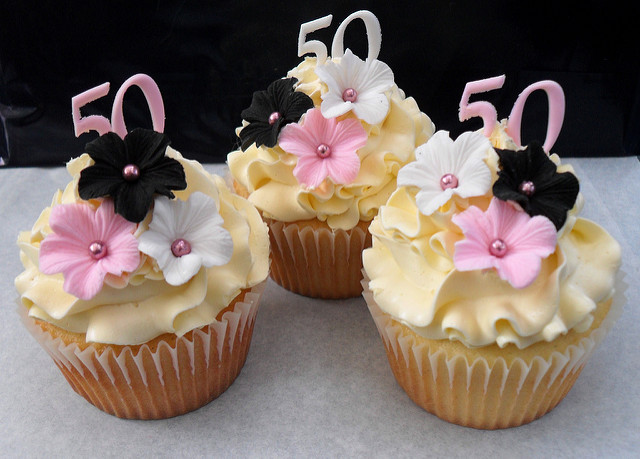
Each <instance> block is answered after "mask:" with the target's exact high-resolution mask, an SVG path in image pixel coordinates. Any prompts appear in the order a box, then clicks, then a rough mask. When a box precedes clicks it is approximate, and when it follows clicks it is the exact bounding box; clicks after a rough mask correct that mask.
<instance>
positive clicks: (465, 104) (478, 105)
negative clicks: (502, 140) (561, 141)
mask: <svg viewBox="0 0 640 459" xmlns="http://www.w3.org/2000/svg"><path fill="white" fill-rule="evenodd" d="M504 80H505V76H504V75H500V76H496V77H492V78H486V79H484V80H477V81H470V82H469V83H467V84H466V85H465V87H464V91H463V92H462V98H461V99H460V113H459V119H460V121H465V120H467V119H469V118H472V117H474V116H479V117H481V118H482V120H483V122H484V131H483V133H484V135H485V136H486V137H490V136H491V133H492V132H493V129H494V127H495V124H496V122H497V120H498V115H497V112H496V109H495V107H494V106H493V105H491V104H490V103H489V102H486V101H478V102H472V103H469V97H470V96H471V94H477V93H481V92H487V91H491V90H493V89H499V88H501V87H502V86H503V85H504ZM538 89H541V90H543V91H544V92H545V93H546V94H547V100H548V102H549V121H548V123H547V135H546V138H545V141H544V144H543V148H544V150H545V151H546V152H547V153H548V152H550V151H551V148H552V147H553V145H554V144H555V142H556V140H558V136H559V135H560V129H562V122H563V121H564V109H565V100H564V92H563V91H562V87H561V86H560V85H559V84H558V83H556V82H555V81H551V80H543V81H539V82H537V83H533V84H531V85H529V86H527V87H526V88H525V90H524V91H522V92H521V93H520V95H519V96H518V98H517V99H516V102H515V104H513V108H512V109H511V113H510V114H509V118H508V119H507V128H506V130H507V134H509V135H510V136H511V138H512V139H513V141H514V142H515V143H516V144H517V145H518V146H522V144H521V137H520V131H521V129H520V127H521V123H522V112H523V111H524V105H525V103H526V101H527V98H528V97H529V95H530V94H531V93H532V92H533V91H536V90H538Z"/></svg>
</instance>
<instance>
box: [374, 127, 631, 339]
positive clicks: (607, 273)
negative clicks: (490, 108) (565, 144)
mask: <svg viewBox="0 0 640 459" xmlns="http://www.w3.org/2000/svg"><path fill="white" fill-rule="evenodd" d="M491 140H492V142H493V143H494V146H496V147H498V146H500V147H501V148H505V147H507V148H508V147H510V146H511V143H512V141H511V140H510V138H509V137H508V135H506V133H505V132H504V128H503V126H502V127H501V126H500V125H497V127H496V130H495V131H494V135H493V136H492V138H491ZM496 144H498V145H496ZM551 159H552V160H553V161H554V162H555V163H556V164H558V170H559V171H571V170H572V169H571V167H570V166H567V165H560V160H559V158H558V157H557V155H552V156H551ZM485 161H486V163H487V165H488V166H489V167H490V169H491V171H492V175H493V177H494V180H495V176H496V174H497V164H498V161H497V155H496V153H495V151H493V149H490V150H489V151H488V152H487V157H486V159H485ZM416 193H417V189H416V188H415V187H400V188H398V189H397V190H396V191H395V192H394V193H393V195H392V196H391V197H390V199H389V201H388V202H387V203H386V205H384V206H382V207H381V209H380V213H379V215H378V217H376V218H375V219H374V220H373V222H372V224H371V226H370V228H369V230H370V232H371V233H372V235H373V246H372V247H371V248H370V249H367V250H365V251H364V253H363V262H364V268H365V270H366V273H367V276H368V277H369V278H370V279H371V281H370V284H369V287H370V289H371V290H372V292H373V295H374V298H375V300H376V302H377V304H378V305H379V306H380V308H381V309H382V310H383V311H385V312H386V313H388V314H390V315H391V316H393V317H394V318H396V319H397V320H398V321H400V322H402V323H404V324H406V325H407V326H409V327H410V328H411V329H412V330H414V331H415V332H416V333H417V334H419V335H421V336H423V337H425V338H428V339H451V340H458V341H461V342H462V343H464V344H465V345H467V346H469V347H475V346H486V345H490V344H492V343H497V344H498V345H499V346H501V347H504V346H506V345H507V344H509V343H513V344H515V345H516V346H518V347H519V348H524V347H527V346H529V345H531V344H533V343H536V342H539V341H552V340H554V339H555V338H556V337H558V336H559V335H561V334H566V333H567V332H568V331H569V330H572V329H574V330H576V331H578V332H582V331H585V330H586V329H588V328H589V327H590V325H591V323H592V321H593V315H592V313H593V311H594V310H595V308H596V306H597V304H598V303H600V302H603V301H606V300H608V299H609V298H611V297H612V295H613V291H614V277H615V274H616V272H617V270H618V269H619V266H620V257H621V253H620V246H619V245H618V243H617V242H616V241H615V240H614V239H613V238H612V237H611V236H610V235H609V234H608V233H607V232H606V231H605V230H604V229H603V228H601V227H600V226H598V225H597V224H595V223H593V222H591V221H589V220H586V219H583V218H579V217H577V214H578V213H579V211H580V209H581V207H582V203H583V199H582V196H581V195H579V196H578V200H577V202H576V205H575V206H574V208H573V209H572V210H571V211H570V212H569V216H568V218H567V221H566V223H565V224H564V226H563V227H562V228H561V229H560V231H559V233H558V243H557V246H556V250H555V252H554V253H553V254H551V255H550V256H549V257H547V258H545V259H544V260H543V261H542V268H541V271H540V274H539V275H538V277H537V278H536V280H535V281H534V282H533V283H532V284H531V285H529V286H528V287H526V288H523V289H516V288H514V287H512V286H511V285H510V284H509V283H508V282H507V281H504V280H502V279H500V278H499V277H498V275H497V274H496V272H495V270H484V271H481V270H476V271H467V272H461V271H458V270H456V269H455V267H454V264H453V253H454V244H455V243H456V242H457V241H459V240H461V239H462V238H463V234H462V232H461V230H460V228H458V227H457V226H456V225H454V224H453V223H452V222H451V216H452V215H454V214H456V213H459V212H461V211H463V210H464V209H466V208H468V207H469V206H471V205H474V206H477V207H479V208H481V209H482V210H486V209H487V208H488V206H489V202H490V199H491V194H490V193H491V192H488V193H487V194H486V195H485V196H480V197H474V198H469V199H462V198H460V197H458V196H454V197H453V198H452V200H450V201H449V202H448V203H447V204H445V205H444V206H443V207H441V208H440V209H439V211H436V212H435V213H433V214H432V215H431V216H425V215H423V214H421V213H420V212H419V210H418V208H417V206H416V200H415V198H416Z"/></svg>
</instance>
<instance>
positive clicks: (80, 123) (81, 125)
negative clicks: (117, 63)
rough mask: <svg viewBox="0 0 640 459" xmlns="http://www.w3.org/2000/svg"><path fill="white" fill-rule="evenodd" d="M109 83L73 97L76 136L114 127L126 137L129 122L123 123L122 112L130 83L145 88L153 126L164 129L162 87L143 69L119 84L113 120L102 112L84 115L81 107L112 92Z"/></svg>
mask: <svg viewBox="0 0 640 459" xmlns="http://www.w3.org/2000/svg"><path fill="white" fill-rule="evenodd" d="M109 86H110V84H109V83H103V84H101V85H99V86H96V87H95V88H92V89H89V90H87V91H84V92H82V93H80V94H78V95H77V96H74V97H72V98H71V110H72V114H71V115H72V117H73V127H74V131H75V135H76V137H79V136H80V134H83V133H85V132H89V131H96V132H98V134H99V135H103V134H106V133H107V132H110V131H113V132H115V133H116V134H118V135H119V136H120V137H121V138H124V136H126V135H127V126H126V125H125V123H124V115H123V114H122V102H123V100H124V94H125V93H126V92H127V89H129V88H130V87H131V86H137V87H139V88H140V89H141V90H142V93H143V94H144V97H145V99H146V100H147V105H148V106H149V112H150V114H151V121H152V123H153V130H154V131H156V132H163V131H164V104H163V102H162V95H161V94H160V89H159V88H158V85H157V84H156V82H155V81H153V79H152V78H151V77H150V76H149V75H145V74H143V73H139V74H137V75H133V76H132V77H131V78H129V79H128V80H127V81H125V82H124V83H123V84H122V86H120V89H118V92H117V93H116V97H115V99H114V101H113V108H112V109H111V121H109V120H108V119H107V118H105V117H104V116H101V115H90V116H86V117H82V115H81V113H80V108H81V107H83V106H85V105H87V104H88V103H90V102H93V101H95V100H98V99H100V98H101V97H104V96H106V95H107V94H108V93H109Z"/></svg>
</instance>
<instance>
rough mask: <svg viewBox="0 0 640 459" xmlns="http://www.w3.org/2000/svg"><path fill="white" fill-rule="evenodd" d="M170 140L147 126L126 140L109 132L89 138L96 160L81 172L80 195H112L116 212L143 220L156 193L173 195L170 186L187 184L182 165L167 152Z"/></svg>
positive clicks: (178, 188)
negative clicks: (95, 137)
mask: <svg viewBox="0 0 640 459" xmlns="http://www.w3.org/2000/svg"><path fill="white" fill-rule="evenodd" d="M169 143H170V142H169V139H168V138H167V137H166V136H165V135H164V134H160V133H158V132H155V131H150V130H147V129H134V130H133V131H131V132H130V133H129V134H127V135H126V136H125V138H124V140H123V139H121V138H120V137H119V136H118V135H117V134H115V133H113V132H108V133H106V134H104V135H102V136H100V137H98V138H97V139H96V140H94V141H92V142H89V143H88V144H87V145H86V147H85V151H86V152H87V153H88V154H89V156H91V159H93V161H94V162H95V164H94V165H93V166H89V167H87V168H85V169H83V170H82V172H81V173H80V181H79V182H78V193H79V195H80V197H81V198H82V199H85V200H88V199H94V198H100V197H103V196H111V197H112V198H113V202H114V207H115V212H116V213H117V214H120V215H122V216H123V217H124V218H126V219H127V220H129V221H130V222H135V223H139V222H141V221H142V220H143V219H144V217H145V215H147V212H148V211H149V209H150V208H151V204H152V203H153V195H154V194H160V195H163V196H167V197H168V198H173V197H174V194H173V193H172V192H171V190H184V189H185V188H186V187H187V181H186V178H185V174H184V169H183V168H182V165H181V164H180V163H179V162H178V161H176V160H175V159H172V158H169V157H167V156H165V151H166V149H167V146H168V145H169Z"/></svg>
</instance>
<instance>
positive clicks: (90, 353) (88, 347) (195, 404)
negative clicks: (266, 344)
mask: <svg viewBox="0 0 640 459" xmlns="http://www.w3.org/2000/svg"><path fill="white" fill-rule="evenodd" d="M265 285H266V282H262V283H261V284H259V285H257V286H255V287H253V288H252V289H250V290H245V291H243V292H242V293H240V295H238V296H237V297H236V298H235V299H234V300H233V301H232V302H231V304H230V305H229V306H227V307H226V308H225V309H223V310H222V311H220V313H219V314H218V317H217V320H216V322H214V323H211V324H209V325H205V326H204V327H201V328H198V329H195V330H191V331H190V332H188V333H186V334H185V335H183V336H181V337H177V336H176V335H174V334H164V335H161V336H159V337H157V338H155V339H153V340H151V341H149V342H147V343H144V344H140V345H132V346H120V345H109V344H102V343H87V342H86V341H85V340H84V335H83V334H78V333H71V332H67V331H66V330H63V329H61V328H59V327H56V326H55V325H52V324H50V323H48V322H44V321H42V320H39V319H34V318H31V317H29V316H28V311H27V309H26V308H25V307H23V306H20V307H19V313H20V315H21V317H22V320H23V323H24V324H25V326H26V328H27V330H29V332H30V333H31V334H32V335H33V336H34V337H35V338H36V340H37V341H38V342H39V343H40V345H41V346H42V347H43V348H44V349H45V350H46V351H47V352H48V354H49V355H50V356H51V358H52V359H53V360H54V362H55V363H56V365H57V366H58V368H59V369H60V371H61V372H62V374H63V375H64V376H65V378H66V379H67V381H68V382H69V384H70V385H71V387H72V388H73V389H74V390H75V391H76V392H77V393H78V394H80V395H82V396H83V397H84V398H85V399H86V400H87V401H89V402H90V403H92V404H93V405H95V406H96V407H98V408H100V409H101V410H103V411H105V412H107V413H109V414H113V415H114V416H118V417H121V418H128V419H163V418H169V417H173V416H177V415H180V414H184V413H187V412H189V411H193V410H195V409H197V408H200V407H201V406H204V405H206V404H207V403H209V402H210V401H211V400H213V399H215V398H216V397H218V396H219V395H220V394H222V393H223V392H224V391H225V390H226V389H227V388H228V387H229V386H230V385H231V383H233V381H234V380H235V379H236V377H237V376H238V374H239V373H240V370H241V369H242V367H243V365H244V362H245V360H246V357H247V353H248V351H249V346H250V344H251V337H252V334H253V325H254V322H255V318H256V314H257V312H258V305H259V299H260V295H261V293H262V291H263V290H264V287H265Z"/></svg>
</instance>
